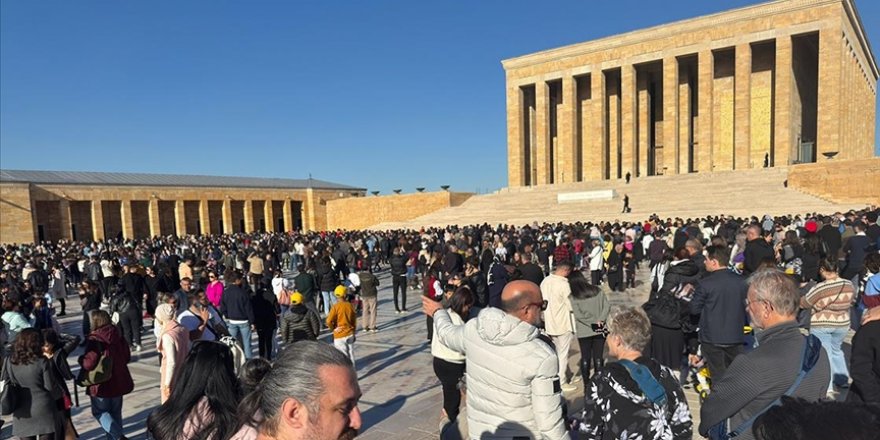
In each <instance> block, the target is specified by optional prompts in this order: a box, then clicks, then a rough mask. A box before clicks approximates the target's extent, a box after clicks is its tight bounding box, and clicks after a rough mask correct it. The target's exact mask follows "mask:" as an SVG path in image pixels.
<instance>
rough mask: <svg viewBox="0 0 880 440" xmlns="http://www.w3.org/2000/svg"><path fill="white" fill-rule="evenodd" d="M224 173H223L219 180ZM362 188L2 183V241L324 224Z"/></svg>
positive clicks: (319, 227) (322, 226) (309, 227)
mask: <svg viewBox="0 0 880 440" xmlns="http://www.w3.org/2000/svg"><path fill="white" fill-rule="evenodd" d="M219 179H222V178H219ZM364 193H365V190H364V189H360V188H353V187H341V188H332V189H331V188H277V187H266V188H259V187H247V188H241V187H238V188H237V187H220V186H217V187H191V186H159V185H154V186H135V185H107V184H57V183H49V184H47V183H39V182H10V181H8V180H5V181H0V243H30V242H35V241H40V240H58V239H76V240H100V239H104V238H115V237H118V236H122V237H123V238H145V237H150V236H157V235H169V234H176V235H179V236H180V235H186V234H217V233H226V234H229V233H234V232H254V231H260V230H263V231H282V230H283V231H291V230H294V229H298V230H299V229H301V230H306V231H309V230H326V229H327V203H328V202H329V201H331V200H336V199H344V198H355V197H362V196H363V195H364Z"/></svg>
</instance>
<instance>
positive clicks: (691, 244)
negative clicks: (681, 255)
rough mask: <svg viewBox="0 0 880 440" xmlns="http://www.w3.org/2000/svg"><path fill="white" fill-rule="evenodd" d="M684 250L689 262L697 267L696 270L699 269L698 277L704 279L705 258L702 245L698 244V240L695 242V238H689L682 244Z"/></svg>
mask: <svg viewBox="0 0 880 440" xmlns="http://www.w3.org/2000/svg"><path fill="white" fill-rule="evenodd" d="M684 248H685V249H687V251H688V255H690V256H691V261H693V262H694V264H696V265H697V268H699V269H700V273H699V275H698V277H699V278H703V277H705V276H706V257H705V256H704V255H703V243H700V240H697V239H696V238H690V239H688V241H686V242H684Z"/></svg>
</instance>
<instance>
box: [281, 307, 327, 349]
mask: <svg viewBox="0 0 880 440" xmlns="http://www.w3.org/2000/svg"><path fill="white" fill-rule="evenodd" d="M320 333H321V320H320V319H318V314H317V313H316V312H315V311H314V310H312V309H309V308H308V307H306V306H304V305H302V304H300V305H296V306H292V307H291V308H290V312H288V313H287V314H285V315H284V317H283V318H281V340H282V341H284V343H285V344H291V343H294V342H296V341H314V340H315V339H318V334H320Z"/></svg>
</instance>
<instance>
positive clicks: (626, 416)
mask: <svg viewBox="0 0 880 440" xmlns="http://www.w3.org/2000/svg"><path fill="white" fill-rule="evenodd" d="M636 362H637V363H639V364H642V365H645V366H647V367H648V369H650V370H651V373H652V374H653V375H654V377H655V378H656V379H657V380H658V381H659V382H660V385H662V386H663V388H665V389H666V404H665V405H663V406H659V405H656V404H653V403H651V402H650V401H649V400H648V399H647V397H645V395H644V393H642V391H641V389H640V388H639V386H638V384H637V383H636V381H635V380H633V379H632V377H630V375H629V371H627V369H626V367H624V366H623V365H621V364H619V363H617V362H612V363H609V364H607V365H605V369H604V370H602V371H601V372H600V373H599V374H597V375H595V376H594V377H593V378H592V379H591V380H590V383H589V384H587V390H586V396H585V405H584V410H583V412H582V413H581V414H580V416H578V417H575V418H574V420H573V423H572V426H573V428H574V429H576V430H578V431H580V433H581V434H583V435H582V436H581V438H587V439H626V440H679V439H688V440H689V439H691V438H692V437H693V422H692V421H691V413H690V410H689V409H688V404H687V399H686V398H685V396H684V392H683V391H682V389H681V385H680V384H679V383H678V379H676V378H675V375H674V373H673V372H672V370H670V369H669V368H667V367H663V366H661V365H660V364H659V363H657V362H656V361H654V360H653V359H649V358H646V357H640V358H638V359H636Z"/></svg>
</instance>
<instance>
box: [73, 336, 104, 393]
mask: <svg viewBox="0 0 880 440" xmlns="http://www.w3.org/2000/svg"><path fill="white" fill-rule="evenodd" d="M93 341H94V342H95V343H97V344H98V348H99V350H100V351H101V356H100V357H99V358H98V362H97V363H96V364H95V368H94V369H93V370H91V371H87V370H86V369H85V368H81V369H80V370H79V376H78V377H77V378H76V384H77V385H79V386H81V387H83V388H88V387H90V386H92V385H98V384H102V383H105V382H107V381H109V380H110V378H111V377H112V376H113V358H111V357H110V353H108V352H107V350H106V349H105V348H104V344H102V343H100V342H98V341H95V340H94V339H93Z"/></svg>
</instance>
